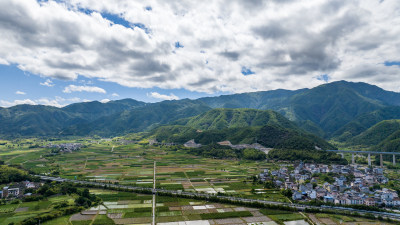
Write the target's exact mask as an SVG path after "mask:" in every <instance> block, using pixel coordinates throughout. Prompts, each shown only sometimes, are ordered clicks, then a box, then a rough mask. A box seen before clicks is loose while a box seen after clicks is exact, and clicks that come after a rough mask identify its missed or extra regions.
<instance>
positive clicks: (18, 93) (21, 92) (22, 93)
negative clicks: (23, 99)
mask: <svg viewBox="0 0 400 225" xmlns="http://www.w3.org/2000/svg"><path fill="white" fill-rule="evenodd" d="M15 94H17V95H26V93H25V92H23V91H16V92H15Z"/></svg>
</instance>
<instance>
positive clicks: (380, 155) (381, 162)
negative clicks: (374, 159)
mask: <svg viewBox="0 0 400 225" xmlns="http://www.w3.org/2000/svg"><path fill="white" fill-rule="evenodd" d="M380 157H381V167H383V156H382V154H380Z"/></svg>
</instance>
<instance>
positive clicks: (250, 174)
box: [0, 139, 379, 225]
mask: <svg viewBox="0 0 400 225" xmlns="http://www.w3.org/2000/svg"><path fill="white" fill-rule="evenodd" d="M58 142H59V143H63V142H64V143H65V142H68V140H59V141H58ZM58 142H55V141H52V143H58ZM70 142H79V143H81V144H82V145H83V146H85V147H84V148H82V149H81V150H79V151H75V152H72V153H61V154H51V149H47V148H41V147H38V146H41V145H45V144H47V143H49V142H48V141H41V140H19V141H18V142H9V143H7V144H5V145H1V146H0V160H3V161H5V162H6V163H7V164H10V165H20V166H22V167H23V168H25V169H27V170H30V171H32V172H34V173H38V174H47V175H51V176H60V177H64V178H69V179H77V180H90V181H97V182H105V183H115V184H123V185H129V186H137V187H152V183H153V162H154V161H157V176H156V177H157V179H156V187H157V188H160V189H168V190H183V191H192V192H204V193H210V194H213V193H219V194H226V195H232V196H236V197H245V198H254V199H263V200H270V201H279V202H289V201H290V200H289V199H288V198H287V197H285V196H284V195H282V194H281V192H280V190H277V189H269V188H265V187H264V186H263V184H259V183H258V181H257V180H256V179H254V176H255V175H257V174H259V173H260V172H261V171H262V170H263V169H266V168H268V169H270V170H272V169H278V168H279V167H280V166H281V163H276V162H269V161H249V160H233V159H230V160H222V159H212V158H203V157H200V156H193V155H191V154H188V153H187V149H185V148H180V147H176V146H172V147H166V146H161V147H160V146H149V145H147V144H143V143H130V144H122V143H120V142H118V141H112V140H93V139H80V140H70ZM21 152H22V153H23V154H21ZM286 166H288V167H292V165H291V164H288V165H286ZM90 192H91V193H93V194H95V195H96V196H98V197H100V198H101V199H102V203H101V205H99V206H96V207H93V208H88V209H86V210H84V211H82V212H81V213H77V214H73V215H66V216H61V217H59V218H56V219H53V220H50V221H46V222H45V223H43V224H48V225H52V224H77V225H81V224H82V225H83V224H150V223H151V221H152V196H151V195H144V194H135V193H128V192H118V191H113V190H106V189H91V190H90ZM75 197H76V196H73V195H72V196H57V197H49V198H46V199H44V200H41V201H37V202H29V203H26V202H24V203H19V204H17V205H12V204H7V205H2V206H0V223H1V224H9V223H12V222H14V223H18V222H20V221H22V220H24V219H26V218H29V217H32V216H35V215H38V214H40V213H44V212H49V211H51V210H52V209H53V208H52V205H53V202H55V201H63V200H67V201H69V202H71V203H72V202H73V201H74V198H75ZM307 217H308V218H309V219H312V220H313V221H319V222H321V221H329V222H331V221H333V223H332V224H334V223H336V224H339V223H340V221H342V222H343V221H344V222H346V223H347V222H348V224H352V223H354V222H362V223H361V224H379V223H377V222H376V221H371V220H367V219H360V218H353V217H343V218H342V217H341V216H339V215H329V214H304V215H302V214H299V213H297V212H288V211H280V210H270V209H256V208H248V207H243V206H235V205H226V204H221V203H213V202H205V201H202V200H194V199H183V198H176V197H167V196H157V198H156V222H157V223H158V224H165V225H172V223H174V222H180V221H197V222H196V223H199V224H204V225H208V224H263V225H274V224H284V223H287V222H290V221H304V219H307ZM200 221H201V222H200ZM188 223H190V222H188ZM346 223H344V224H346Z"/></svg>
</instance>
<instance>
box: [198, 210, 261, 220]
mask: <svg viewBox="0 0 400 225" xmlns="http://www.w3.org/2000/svg"><path fill="white" fill-rule="evenodd" d="M200 216H201V219H203V220H211V219H225V218H237V217H249V216H253V214H251V213H250V212H249V211H240V212H223V213H205V214H200Z"/></svg>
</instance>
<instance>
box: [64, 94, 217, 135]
mask: <svg viewBox="0 0 400 225" xmlns="http://www.w3.org/2000/svg"><path fill="white" fill-rule="evenodd" d="M208 110H210V108H209V107H208V106H206V105H205V104H203V103H198V102H194V101H191V100H188V99H185V100H180V101H175V100H174V101H163V102H158V103H153V104H146V105H145V106H142V107H137V108H134V109H132V110H126V111H123V112H121V113H116V114H113V115H110V116H106V117H101V118H100V119H98V120H95V121H93V122H90V123H83V124H77V125H74V126H71V127H69V128H66V129H64V130H63V134H64V135H75V136H81V135H82V136H83V135H88V134H90V135H100V136H117V135H124V134H128V133H135V132H140V131H146V130H149V129H151V128H152V127H156V126H159V125H161V124H167V123H168V122H171V121H175V120H178V119H181V118H185V117H191V116H194V115H198V114H200V113H203V112H205V111H208Z"/></svg>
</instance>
